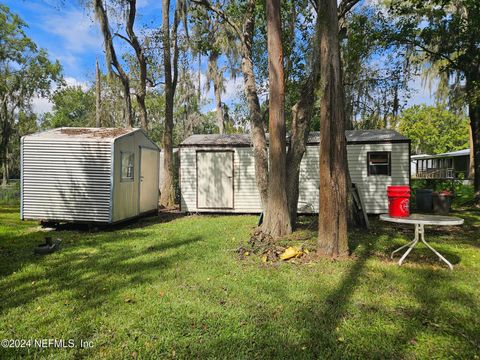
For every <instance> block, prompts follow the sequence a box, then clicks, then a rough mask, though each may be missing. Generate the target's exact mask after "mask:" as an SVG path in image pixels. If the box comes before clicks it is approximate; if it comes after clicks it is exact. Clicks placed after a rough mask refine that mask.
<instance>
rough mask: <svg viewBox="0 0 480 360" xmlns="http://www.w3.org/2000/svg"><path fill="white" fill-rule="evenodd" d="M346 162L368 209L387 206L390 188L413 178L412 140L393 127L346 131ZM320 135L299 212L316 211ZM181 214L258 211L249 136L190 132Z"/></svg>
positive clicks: (305, 169)
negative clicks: (388, 188)
mask: <svg viewBox="0 0 480 360" xmlns="http://www.w3.org/2000/svg"><path fill="white" fill-rule="evenodd" d="M346 138H347V152H348V166H349V170H350V176H351V179H352V182H353V183H355V184H356V186H357V188H358V190H359V193H360V196H361V197H362V200H363V203H364V206H365V208H366V211H367V212H368V213H370V214H379V213H384V212H386V211H387V209H388V199H387V195H386V191H387V186H389V185H405V184H409V182H410V140H409V139H407V138H406V137H404V136H402V135H400V134H399V133H398V132H396V131H393V130H351V131H346ZM318 143H319V133H318V132H313V133H311V134H310V136H309V139H308V143H307V150H306V152H305V154H304V157H303V160H302V163H301V168H300V184H299V186H300V189H299V193H300V194H299V200H298V211H299V213H317V212H318V201H319V200H318V199H319V151H318ZM180 191H181V204H180V208H181V211H183V212H199V213H200V212H224V213H259V212H261V211H262V210H261V202H260V196H259V194H258V189H257V183H256V180H255V165H254V158H253V150H252V146H251V140H250V135H248V134H235V135H192V136H190V137H189V138H187V139H186V140H185V141H184V142H183V143H182V144H181V145H180Z"/></svg>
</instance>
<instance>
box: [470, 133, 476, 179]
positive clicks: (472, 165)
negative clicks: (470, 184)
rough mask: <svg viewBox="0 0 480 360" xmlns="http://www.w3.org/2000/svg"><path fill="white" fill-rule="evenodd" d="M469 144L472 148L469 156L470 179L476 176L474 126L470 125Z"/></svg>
mask: <svg viewBox="0 0 480 360" xmlns="http://www.w3.org/2000/svg"><path fill="white" fill-rule="evenodd" d="M468 137H469V139H468V140H469V141H468V146H469V148H470V157H469V165H468V178H469V179H470V180H473V179H474V176H475V156H473V155H474V153H473V132H472V127H471V126H470V127H469V128H468Z"/></svg>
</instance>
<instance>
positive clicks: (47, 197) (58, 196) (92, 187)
mask: <svg viewBox="0 0 480 360" xmlns="http://www.w3.org/2000/svg"><path fill="white" fill-rule="evenodd" d="M158 164H159V148H158V147H157V145H156V144H155V143H154V142H152V141H151V140H150V139H149V138H148V137H147V136H146V135H145V133H144V132H143V131H142V130H141V129H116V128H58V129H53V130H48V131H44V132H40V133H36V134H32V135H27V136H24V137H23V138H22V141H21V218H22V219H33V220H41V221H45V222H86V223H116V222H119V221H122V220H126V219H130V218H134V217H136V216H139V215H141V214H144V213H148V212H152V211H156V210H157V209H158V181H159V179H158V175H159V171H158Z"/></svg>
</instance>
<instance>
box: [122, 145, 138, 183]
mask: <svg viewBox="0 0 480 360" xmlns="http://www.w3.org/2000/svg"><path fill="white" fill-rule="evenodd" d="M134 156H135V155H134V153H132V152H122V153H121V161H122V181H133V163H134V159H135V157H134Z"/></svg>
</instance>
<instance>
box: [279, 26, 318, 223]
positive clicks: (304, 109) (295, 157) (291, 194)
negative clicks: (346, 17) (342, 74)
mask: <svg viewBox="0 0 480 360" xmlns="http://www.w3.org/2000/svg"><path fill="white" fill-rule="evenodd" d="M319 24H320V23H319V18H318V17H317V22H316V26H315V34H314V39H313V57H312V69H311V72H310V74H309V76H308V78H307V80H306V81H305V82H304V83H303V85H302V88H301V90H300V100H299V101H298V102H297V103H296V104H295V105H294V106H293V107H292V125H291V137H290V144H289V147H288V152H287V185H286V189H287V199H288V211H289V214H290V222H291V224H292V228H295V226H296V223H297V212H298V196H299V176H300V164H301V162H302V159H303V155H304V154H305V151H306V148H307V140H308V134H309V132H310V122H311V118H312V115H313V108H314V104H315V98H316V97H315V92H316V91H317V89H318V84H319V80H320V61H319V56H320V51H319V50H320V49H319V48H320V44H319V41H320V38H319Z"/></svg>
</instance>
